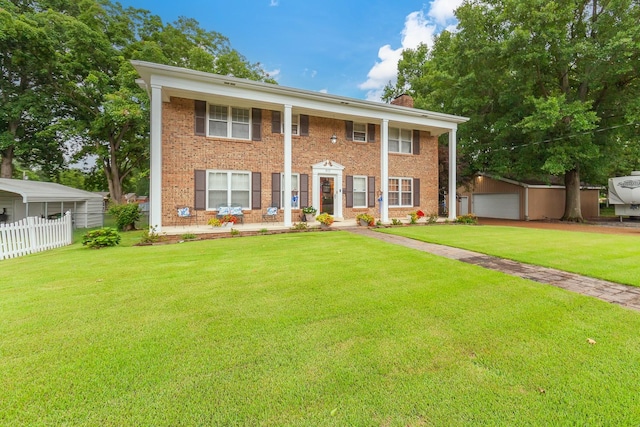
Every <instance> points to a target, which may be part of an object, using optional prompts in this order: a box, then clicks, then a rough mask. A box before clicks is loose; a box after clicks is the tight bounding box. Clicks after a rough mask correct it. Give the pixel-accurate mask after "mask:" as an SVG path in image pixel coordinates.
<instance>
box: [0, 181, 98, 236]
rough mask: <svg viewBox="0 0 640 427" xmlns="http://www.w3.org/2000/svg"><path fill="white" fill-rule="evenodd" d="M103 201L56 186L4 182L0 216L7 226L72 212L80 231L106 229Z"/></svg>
mask: <svg viewBox="0 0 640 427" xmlns="http://www.w3.org/2000/svg"><path fill="white" fill-rule="evenodd" d="M102 200H103V197H102V196H101V195H100V194H97V193H91V192H89V191H84V190H78V189H77V188H71V187H67V186H65V185H61V184H56V183H53V182H40V181H29V180H20V179H7V178H0V213H1V212H4V213H5V215H6V217H7V220H6V222H7V223H11V222H15V221H19V220H21V219H23V218H26V217H30V216H41V217H45V218H57V217H59V216H61V215H62V214H64V212H67V211H70V212H71V214H72V217H73V221H74V224H75V227H76V228H92V227H101V226H102V225H103V220H104V217H103V202H102Z"/></svg>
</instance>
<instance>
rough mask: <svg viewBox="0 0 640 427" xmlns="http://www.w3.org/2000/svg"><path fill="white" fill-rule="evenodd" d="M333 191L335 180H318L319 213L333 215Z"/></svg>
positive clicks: (325, 178) (327, 178)
mask: <svg viewBox="0 0 640 427" xmlns="http://www.w3.org/2000/svg"><path fill="white" fill-rule="evenodd" d="M334 189H335V180H334V179H333V178H329V177H321V178H320V196H321V197H320V210H319V213H322V212H326V213H328V214H329V215H334V209H333V207H334Z"/></svg>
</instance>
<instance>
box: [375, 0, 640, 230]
mask: <svg viewBox="0 0 640 427" xmlns="http://www.w3.org/2000/svg"><path fill="white" fill-rule="evenodd" d="M456 16H457V18H458V20H459V25H458V29H459V30H458V32H456V33H453V34H451V33H448V32H444V33H442V34H441V35H440V36H439V37H438V39H437V40H436V42H435V45H434V47H433V49H432V50H429V49H427V48H426V47H425V46H420V47H419V48H418V49H416V50H412V51H408V52H406V53H405V54H404V56H403V59H402V60H401V61H400V63H399V79H398V85H397V86H396V87H388V88H387V96H392V95H393V94H395V93H398V92H399V91H403V90H405V91H406V90H408V91H410V92H411V93H412V94H413V95H414V97H415V98H416V104H417V105H418V106H420V107H423V108H429V109H436V110H443V111H447V112H454V113H457V114H461V115H467V116H469V117H470V118H471V120H470V121H469V123H468V124H466V125H465V126H463V127H462V128H461V131H460V137H461V143H460V147H461V158H462V159H463V162H464V164H465V165H466V166H468V167H469V170H468V172H474V171H481V170H483V171H488V172H493V173H497V174H500V175H511V176H514V177H517V178H525V177H534V176H536V177H541V176H543V175H548V174H550V175H558V176H562V177H564V182H565V185H566V188H567V191H566V195H567V196H566V203H565V213H564V216H563V219H565V220H569V221H581V220H582V213H581V211H580V191H579V189H580V181H581V179H589V180H594V181H596V182H597V181H601V180H602V179H603V177H604V176H606V174H607V173H610V172H611V170H612V161H613V160H619V158H620V156H624V153H625V150H626V152H633V149H630V148H629V147H630V146H633V145H634V144H636V145H637V138H638V130H637V129H638V128H637V127H635V126H634V125H633V124H634V123H636V124H637V123H638V122H639V121H640V119H639V117H640V115H639V114H638V113H639V111H640V109H639V108H638V99H639V97H640V26H638V22H640V3H639V2H638V1H637V0H606V1H605V0H569V1H563V2H558V1H542V0H526V1H525V0H489V1H479V0H467V1H465V2H464V3H463V5H462V6H461V7H460V8H459V9H458V10H457V11H456Z"/></svg>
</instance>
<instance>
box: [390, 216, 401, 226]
mask: <svg viewBox="0 0 640 427" xmlns="http://www.w3.org/2000/svg"><path fill="white" fill-rule="evenodd" d="M391 225H402V221H400V220H399V219H398V218H392V219H391Z"/></svg>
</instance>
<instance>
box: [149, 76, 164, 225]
mask: <svg viewBox="0 0 640 427" xmlns="http://www.w3.org/2000/svg"><path fill="white" fill-rule="evenodd" d="M150 142H151V146H150V157H151V170H150V183H149V227H156V230H155V231H156V232H158V233H159V232H161V231H162V86H158V85H151V141H150Z"/></svg>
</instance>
